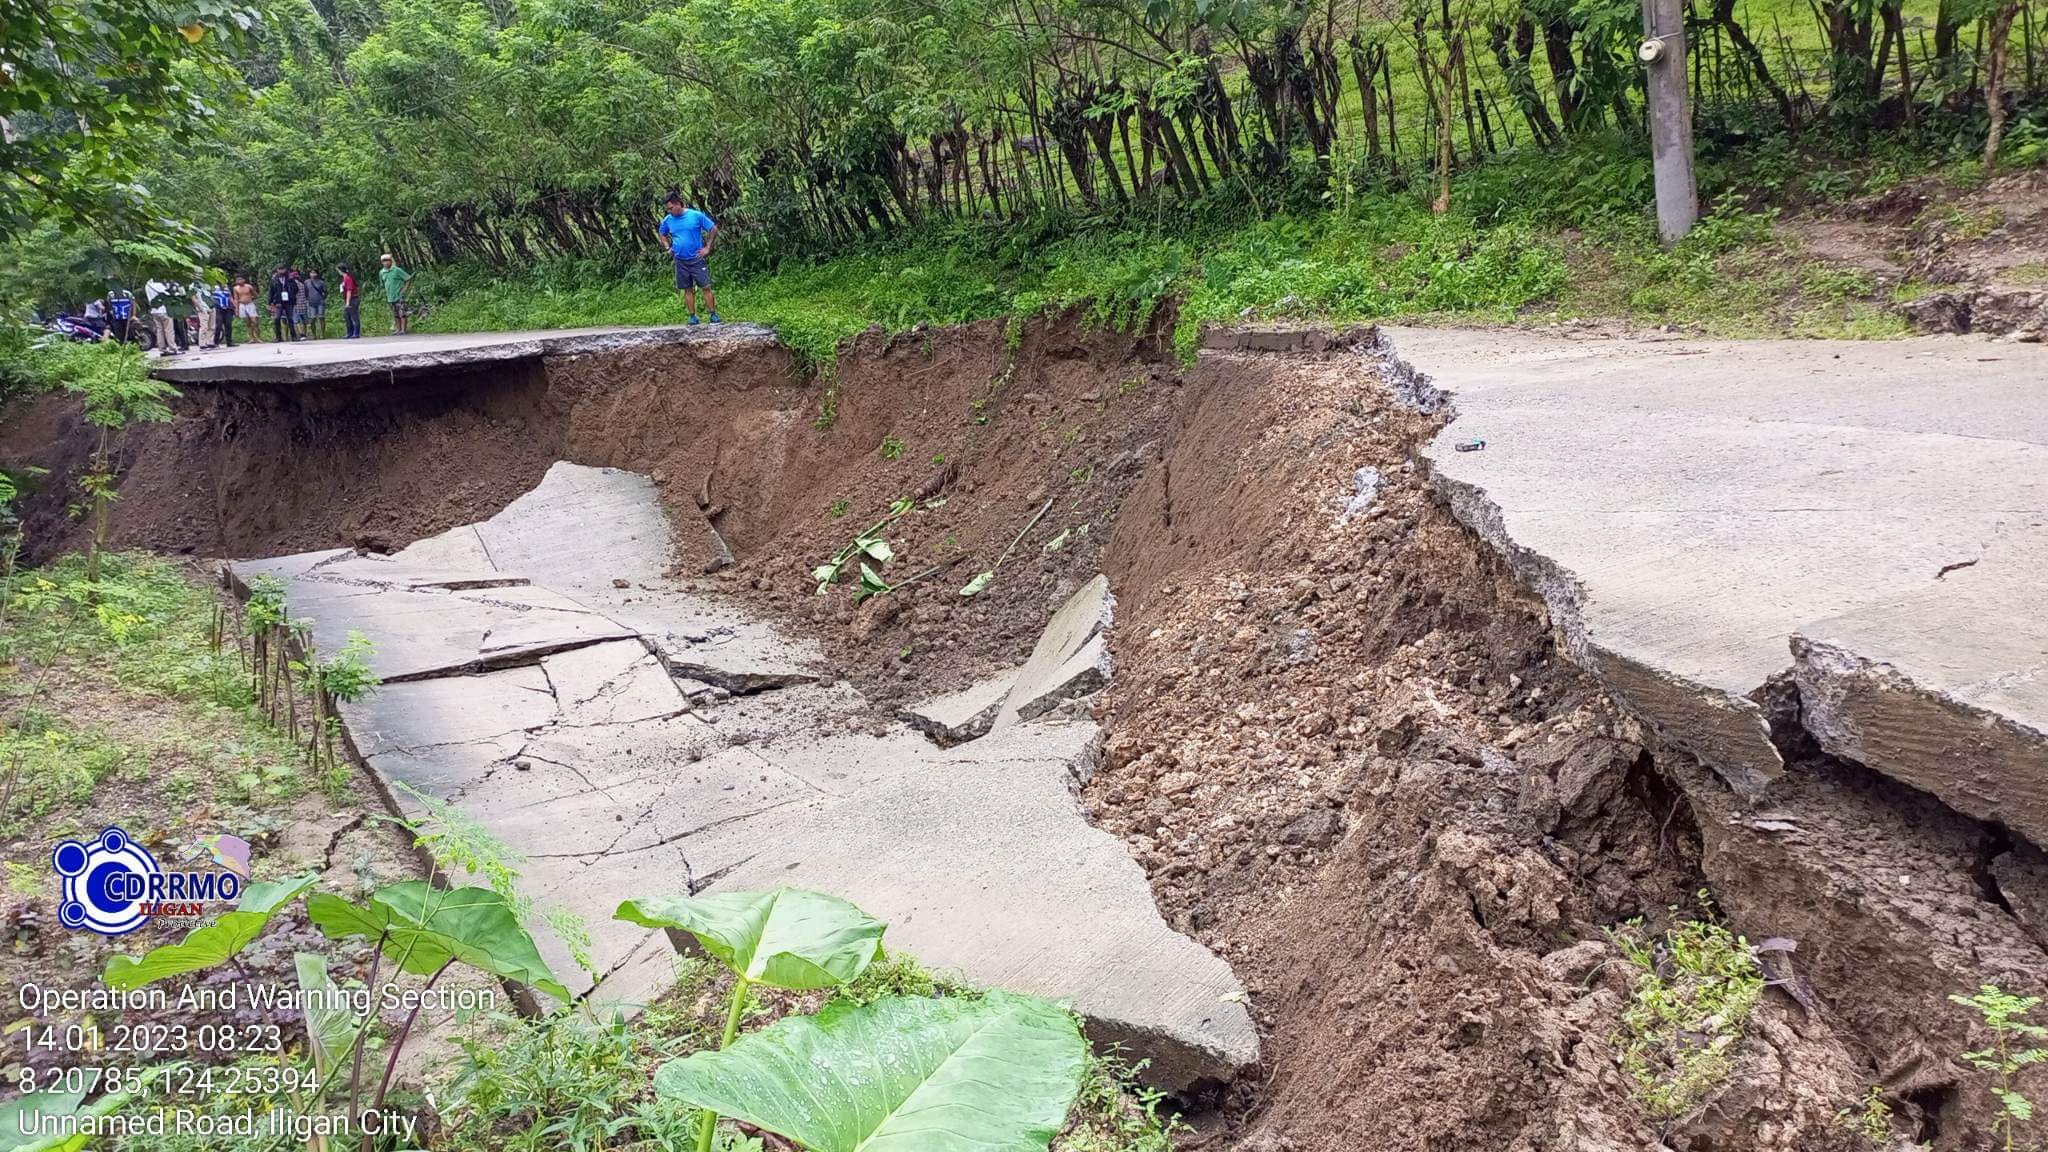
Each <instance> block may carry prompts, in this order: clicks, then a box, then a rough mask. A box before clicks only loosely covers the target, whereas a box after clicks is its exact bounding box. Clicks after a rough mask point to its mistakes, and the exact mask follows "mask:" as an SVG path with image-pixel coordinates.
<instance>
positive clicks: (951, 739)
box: [900, 669, 1017, 746]
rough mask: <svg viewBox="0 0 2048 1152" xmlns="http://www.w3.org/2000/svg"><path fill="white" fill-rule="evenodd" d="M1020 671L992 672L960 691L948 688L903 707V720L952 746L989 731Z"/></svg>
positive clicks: (941, 742) (984, 734) (976, 737)
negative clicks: (945, 690) (947, 690)
mask: <svg viewBox="0 0 2048 1152" xmlns="http://www.w3.org/2000/svg"><path fill="white" fill-rule="evenodd" d="M1016 679H1017V672H1016V670H1015V669H1012V670H1010V671H1008V672H1004V673H1001V674H999V675H996V676H991V677H990V678H988V679H987V680H983V681H981V682H980V683H978V684H971V685H969V686H967V687H965V688H962V689H961V690H959V691H958V692H948V693H946V694H945V695H943V696H936V697H933V698H932V699H930V700H924V701H920V702H919V703H916V704H913V705H911V706H910V707H908V708H905V709H903V711H902V712H901V713H900V715H901V716H902V717H903V722H904V723H906V724H908V725H910V726H911V727H912V728H915V729H917V730H918V731H919V732H922V733H924V734H925V735H926V736H929V737H931V738H932V739H933V740H936V741H938V742H939V744H940V745H941V746H951V745H954V744H961V743H965V742H966V741H969V740H974V739H978V738H980V737H982V736H986V735H987V734H988V730H989V726H990V725H992V724H994V723H995V719H996V713H997V712H998V711H1000V710H1001V709H1002V706H1003V701H1004V700H1006V699H1008V698H1009V696H1010V686H1011V685H1012V684H1013V683H1015V682H1016Z"/></svg>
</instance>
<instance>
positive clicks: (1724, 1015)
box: [1613, 920, 1764, 1120]
mask: <svg viewBox="0 0 2048 1152" xmlns="http://www.w3.org/2000/svg"><path fill="white" fill-rule="evenodd" d="M1613 935H1614V941H1615V943H1616V945H1618V946H1619V947H1620V948H1621V951H1622V955H1623V956H1625V957H1626V958H1627V959H1628V962H1629V964H1630V965H1631V966H1632V967H1633V968H1634V969H1635V980H1634V984H1633V986H1632V987H1631V989H1630V992H1629V1001H1628V1005H1627V1007H1626V1008H1624V1009H1623V1011H1622V1015H1621V1024H1622V1032H1621V1035H1619V1036H1618V1037H1616V1045H1617V1047H1619V1048H1620V1050H1621V1068H1622V1071H1623V1072H1624V1073H1626V1074H1627V1076H1628V1077H1629V1079H1630V1080H1631V1081H1632V1082H1633V1083H1634V1085H1635V1089H1636V1094H1637V1097H1638V1098H1639V1099H1640V1100H1641V1101H1642V1103H1643V1107H1644V1109H1645V1110H1646V1111H1647V1112H1648V1113H1649V1114H1650V1115H1651V1116H1653V1117H1655V1118H1657V1119H1660V1120H1668V1119H1672V1118H1674V1117H1678V1116H1683V1115H1685V1114H1686V1113H1687V1112H1690V1111H1692V1109H1694V1108H1695V1107H1698V1106H1699V1105H1700V1104H1701V1103H1702V1102H1704V1101H1705V1100H1706V1099H1707V1097H1708V1096H1710V1095H1711V1094H1712V1093H1713V1091H1714V1089H1715V1088H1716V1087H1717V1086H1719V1085H1720V1083H1721V1082H1722V1081H1723V1080H1724V1079H1726V1078H1727V1076H1728V1073H1729V1071H1730V1069H1731V1068H1733V1066H1734V1055H1733V1051H1734V1049H1735V1047H1736V1045H1738V1044H1739V1043H1740V1042H1741V1040H1742V1035H1743V1029H1744V1027H1745V1026H1746V1025H1747V1024H1748V1022H1749V1014H1750V1012H1751V1010H1753V1009H1754V1008H1755V1007H1756V1002H1757V1000H1758V999H1759V998H1760V997H1761V996H1762V995H1763V989H1764V977H1763V971H1762V970H1761V969H1760V968H1759V967H1758V966H1757V962H1756V957H1755V956H1754V955H1753V954H1752V953H1751V952H1750V950H1749V945H1748V943H1747V942H1746V941H1744V940H1743V939H1742V938H1741V937H1740V936H1737V935H1735V934H1734V933H1732V932H1730V931H1729V930H1728V929H1727V928H1725V927H1723V926H1721V925H1720V924H1716V923H1713V922H1712V921H1707V920H1690V921H1681V922H1679V923H1677V924H1674V925H1673V926H1672V928H1671V930H1670V931H1669V932H1667V933H1665V934H1664V935H1662V936H1654V935H1651V934H1650V933H1649V932H1648V931H1647V930H1646V929H1645V928H1644V927H1643V924H1642V922H1641V921H1640V920H1632V921H1629V922H1628V923H1627V924H1624V925H1623V926H1622V927H1621V928H1619V929H1617V930H1616V931H1615V932H1614V934H1613Z"/></svg>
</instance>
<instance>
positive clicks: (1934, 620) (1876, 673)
mask: <svg viewBox="0 0 2048 1152" xmlns="http://www.w3.org/2000/svg"><path fill="white" fill-rule="evenodd" d="M2043 573H2048V534H2044V535H2037V536H2034V537H2027V538H2018V539H2007V540H2001V541H1998V542H1997V543H1995V544H1993V545H1992V546H1991V547H1990V548H1988V549H1987V550H1986V552H1985V554H1984V556H1983V558H1982V559H1981V560H1978V561H1974V562H1972V563H1971V564H1970V565H1969V566H1968V567H1966V568H1958V569H1955V570H1952V571H1951V572H1949V573H1948V574H1947V575H1946V576H1944V577H1942V578H1941V579H1940V580H1938V581H1935V582H1933V583H1932V586H1930V587H1926V588H1920V589H1916V590H1914V591H1912V592H1908V593H1906V594H1904V595H1902V596H1898V597H1894V598H1891V599H1888V600H1885V601H1882V602H1879V603H1875V604H1870V605H1866V606H1864V607H1861V608H1858V609H1856V610H1854V611H1851V612H1846V613H1843V614H1841V615H1838V616H1833V617H1829V618H1828V619H1825V620H1821V621H1818V622H1816V623H1813V624H1810V625H1807V626H1806V627H1804V628H1801V629H1800V630H1799V632H1798V633H1797V634H1796V635H1794V636H1793V638H1792V654H1793V658H1794V664H1793V668H1792V674H1793V677H1794V679H1795V681H1796V682H1797V683H1798V685H1799V699H1800V703H1801V705H1802V722H1803V723H1804V725H1805V727H1806V729H1807V731H1809V732H1811V733H1812V734H1813V735H1814V737H1815V738H1816V739H1818V740H1819V741H1820V743H1821V747H1823V748H1825V749H1827V750H1828V751H1829V752H1831V753H1833V754H1835V755H1837V756H1841V757H1844V758H1846V759H1850V760H1855V761H1858V762H1859V763H1863V764H1868V765H1871V766H1873V767H1876V768H1878V769H1879V770H1881V771H1883V772H1884V773H1886V774H1887V775H1889V776H1892V777H1893V778H1895V779H1898V780H1903V781H1905V782H1906V783H1908V784H1911V785H1913V786H1914V787H1916V788H1920V789H1922V790H1924V791H1928V792H1932V793H1934V794H1935V795H1936V796H1939V797H1940V798H1941V799H1942V800H1943V801H1944V802H1945V803H1947V804H1948V805H1949V807H1951V808H1954V809H1956V810H1957V811H1959V812H1963V813H1965V814H1967V815H1970V816H1975V817H1977V818H1978V819H1980V820H1995V821H1997V822H1998V823H2000V824H2004V825H2006V826H2007V827H2009V828H2011V829H2012V830H2013V831H2015V832H2018V833H2019V834H2021V835H2023V836H2025V837H2027V838H2028V839H2030V840H2032V841H2033V842H2034V843H2036V844H2048V627H2044V626H2043V624H2042V620H2041V618H2042V615H2043V613H2044V612H2048V578H2044V577H2043Z"/></svg>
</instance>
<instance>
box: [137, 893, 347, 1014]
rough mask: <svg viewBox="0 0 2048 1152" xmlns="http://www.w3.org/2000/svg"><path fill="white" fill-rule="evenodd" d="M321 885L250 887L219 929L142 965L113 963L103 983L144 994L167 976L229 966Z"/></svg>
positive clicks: (156, 952) (200, 931)
mask: <svg viewBox="0 0 2048 1152" xmlns="http://www.w3.org/2000/svg"><path fill="white" fill-rule="evenodd" d="M318 879H319V877H317V876H294V877H292V878H291V879H289V880H268V881H258V882H256V883H253V884H250V885H249V886H247V887H245V888H243V889H242V898H241V900H239V901H237V902H236V904H235V907H234V910H233V911H230V912H223V913H221V914H220V917H219V919H217V920H215V921H214V922H213V923H211V924H208V925H206V926H205V927H203V928H194V929H193V930H192V931H190V932H187V933H185V939H184V940H183V941H181V942H179V943H177V944H166V945H164V946H163V947H161V948H152V949H150V950H149V952H148V953H146V954H144V955H143V956H142V957H141V958H140V959H138V958H136V957H133V956H112V957H109V958H108V959H107V972H106V975H105V976H103V977H101V980H102V982H104V983H105V984H106V986H107V987H109V988H113V989H116V990H126V989H129V988H140V987H142V986H143V985H144V984H150V983H154V982H155V981H158V980H162V979H164V978H165V977H167V976H182V975H184V974H185V973H187V972H197V971H199V970H201V969H203V968H212V967H214V966H215V965H218V964H225V963H227V962H228V959H229V958H230V957H232V956H234V955H235V954H236V953H239V952H240V951H241V950H242V949H244V948H247V947H248V946H249V945H250V944H251V943H253V942H254V941H255V940H256V938H257V937H258V936H261V935H263V929H264V926H265V925H267V924H269V923H270V918H271V917H272V916H274V915H276V914H277V912H278V910H279V909H281V908H283V907H284V906H285V905H287V904H289V903H291V902H292V901H294V900H297V899H298V898H299V897H300V896H301V895H303V894H304V893H305V891H306V889H308V888H311V887H312V886H313V882H314V881H315V880H318Z"/></svg>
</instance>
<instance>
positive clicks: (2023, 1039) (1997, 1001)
mask: <svg viewBox="0 0 2048 1152" xmlns="http://www.w3.org/2000/svg"><path fill="white" fill-rule="evenodd" d="M1949 999H1950V1000H1952V1001H1954V1002H1955V1003H1957V1004H1961V1005H1962V1006H1963V1007H1965V1008H1968V1009H1970V1010H1972V1011H1974V1012H1976V1013H1977V1015H1979V1016H1981V1017H1983V1019H1984V1026H1985V1027H1986V1028H1989V1029H1990V1030H1991V1046H1990V1047H1989V1048H1979V1049H1977V1050H1976V1051H1973V1052H1965V1053H1963V1062H1964V1063H1966V1064H1968V1065H1970V1066H1971V1067H1973V1068H1975V1069H1977V1070H1978V1071H1980V1072H1989V1073H1990V1074H1991V1095H1992V1098H1993V1099H1995V1100H1996V1101H1998V1115H1997V1117H1996V1118H1995V1119H1993V1120H1992V1121H1991V1131H1992V1133H1993V1134H1994V1135H1996V1136H1997V1137H1999V1139H2001V1140H2002V1141H2003V1142H2004V1143H2003V1147H2004V1149H2005V1152H2013V1149H2015V1148H2017V1147H2019V1144H2018V1143H2017V1140H2018V1136H2019V1129H2020V1126H2021V1125H2023V1124H2024V1125H2027V1126H2029V1127H2032V1125H2033V1121H2034V1102H2033V1101H2032V1100H2031V1099H2029V1098H2028V1097H2027V1096H2026V1095H2025V1094H2024V1093H2022V1092H2021V1091H2020V1090H2019V1089H2018V1088H2017V1087H2016V1086H2015V1085H2014V1080H2015V1078H2016V1077H2017V1076H2018V1074H2019V1071H2020V1069H2022V1068H2025V1067H2027V1066H2028V1065H2030V1064H2039V1063H2042V1062H2043V1061H2048V1047H2042V1046H2041V1045H2040V1044H2039V1043H2038V1042H2039V1041H2042V1040H2048V1027H2043V1026H2042V1025H2039V1024H2029V1023H2028V1022H2026V1021H2025V1020H2023V1019H2021V1017H2023V1016H2025V1015H2026V1014H2027V1013H2029V1012H2031V1011H2033V1010H2034V1008H2035V1007H2036V1006H2037V1005H2039V1004H2040V1003H2041V998H2040V997H2039V996H2015V995H2013V994H2012V993H2010V992H2007V991H2005V990H2004V989H2001V988H2000V987H1999V986H1998V985H1996V984H1985V985H1983V986H1981V987H1979V988H1978V989H1977V993H1976V995H1974V996H1964V995H1961V994H1951V995H1950V996H1949ZM2022 1045H2026V1046H2025V1047H2022Z"/></svg>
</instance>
